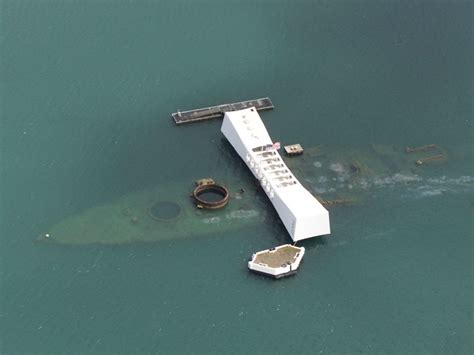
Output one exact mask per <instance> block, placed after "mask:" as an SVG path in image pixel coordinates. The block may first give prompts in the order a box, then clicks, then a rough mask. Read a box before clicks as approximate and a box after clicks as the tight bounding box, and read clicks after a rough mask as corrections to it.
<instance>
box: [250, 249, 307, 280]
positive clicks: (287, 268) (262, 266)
mask: <svg viewBox="0 0 474 355" xmlns="http://www.w3.org/2000/svg"><path fill="white" fill-rule="evenodd" d="M304 252H305V249H304V248H303V247H301V248H300V247H297V246H294V245H291V244H285V245H280V246H278V247H275V248H271V249H266V250H262V251H259V252H257V253H255V254H253V255H252V259H251V260H250V261H249V262H248V268H249V269H250V270H252V271H254V272H258V273H260V274H264V275H267V276H272V277H274V278H276V279H279V278H282V277H285V276H290V275H294V274H295V273H296V271H297V269H298V267H299V265H300V263H301V260H302V259H303V255H304Z"/></svg>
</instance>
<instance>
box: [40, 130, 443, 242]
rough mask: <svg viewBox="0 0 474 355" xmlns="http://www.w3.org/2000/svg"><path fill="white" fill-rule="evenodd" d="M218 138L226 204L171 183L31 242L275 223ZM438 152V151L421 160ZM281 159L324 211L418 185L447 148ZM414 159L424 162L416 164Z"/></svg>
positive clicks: (170, 235)
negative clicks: (225, 167) (208, 205)
mask: <svg viewBox="0 0 474 355" xmlns="http://www.w3.org/2000/svg"><path fill="white" fill-rule="evenodd" d="M220 144H221V148H222V151H223V153H222V154H227V155H229V154H230V155H231V156H234V157H235V158H236V159H235V164H234V167H233V169H234V170H233V171H232V174H230V175H232V178H229V177H223V176H219V174H222V173H221V172H219V171H215V172H210V174H211V175H213V177H214V178H216V180H219V182H222V183H223V184H224V185H226V186H227V188H228V189H229V193H230V199H229V202H228V204H227V206H225V207H224V208H222V209H217V210H201V209H197V208H196V206H195V204H194V203H193V201H192V200H191V198H190V197H189V194H190V193H191V192H192V189H193V187H192V185H191V183H190V182H179V181H173V182H170V183H167V184H166V185H161V186H157V187H154V188H149V189H146V190H143V191H138V192H134V193H130V194H128V195H124V196H122V197H120V198H118V199H116V200H114V201H110V202H108V203H104V204H102V205H98V206H93V207H91V208H89V209H86V210H84V211H82V212H80V213H78V214H75V215H71V216H69V217H66V218H65V219H63V220H61V221H59V222H58V223H56V224H55V225H53V226H51V227H50V228H48V229H47V230H45V231H43V233H41V234H40V235H39V236H38V238H37V240H38V241H40V242H44V243H58V244H67V245H80V244H92V243H100V244H110V245H113V244H124V243H133V242H159V241H166V240H175V239H182V238H192V237H196V236H200V235H201V236H206V235H210V234H216V233H218V234H220V235H222V233H225V232H227V231H232V230H237V229H239V228H242V226H251V225H256V224H261V223H262V222H264V221H265V220H267V221H268V220H271V221H272V223H273V222H275V221H277V220H278V217H277V214H276V212H275V210H274V209H273V208H269V204H268V198H267V196H268V195H266V194H268V192H267V191H266V190H265V187H266V185H265V186H262V185H261V182H260V183H259V184H256V183H255V180H254V179H253V177H252V174H251V173H250V172H249V171H246V170H245V169H242V164H241V161H240V158H238V155H237V154H236V153H235V152H234V149H233V148H232V146H230V144H229V143H228V142H227V140H226V139H225V138H222V141H221V142H220ZM412 149H413V148H412ZM436 156H438V157H439V156H442V157H441V158H436V159H431V160H430V159H426V158H430V157H436ZM243 158H244V159H245V155H244V157H243ZM281 158H282V159H283V161H284V163H285V165H286V166H287V167H288V169H289V170H291V172H292V174H293V175H294V176H295V178H297V179H298V181H299V182H301V184H302V185H303V186H304V187H305V188H306V189H307V190H308V191H309V192H310V193H311V194H312V195H314V196H316V197H317V198H318V200H319V201H320V202H321V203H322V204H323V205H324V206H325V207H327V208H329V209H330V208H337V207H336V206H339V205H342V206H346V205H349V206H350V205H351V204H361V205H363V204H365V203H367V201H368V199H370V196H371V195H372V194H371V191H372V190H373V189H376V188H383V187H386V186H387V187H388V186H393V185H394V184H400V185H403V186H405V185H406V184H416V183H417V182H418V181H420V179H421V178H422V177H423V175H424V174H428V175H429V174H431V172H432V171H435V170H437V169H440V168H441V167H442V166H443V164H445V163H446V162H447V158H448V154H447V153H446V151H445V150H444V149H442V148H440V147H437V146H436V147H435V148H429V147H428V148H425V150H418V151H416V150H415V151H410V152H407V149H406V148H405V147H396V146H389V145H375V144H369V145H367V146H366V147H364V148H358V149H351V150H349V151H347V150H340V149H338V148H335V147H327V146H313V147H304V153H303V154H302V155H300V156H295V157H287V156H285V155H283V156H281ZM420 159H424V160H423V161H424V164H421V165H420V164H417V163H416V162H417V161H418V160H420ZM231 161H232V160H230V162H231ZM444 170H445V169H444V168H443V170H442V171H443V174H445V173H444ZM244 191H245V192H244ZM273 224H274V223H273ZM281 229H282V231H283V230H284V228H283V226H281Z"/></svg>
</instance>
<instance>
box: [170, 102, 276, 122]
mask: <svg viewBox="0 0 474 355" xmlns="http://www.w3.org/2000/svg"><path fill="white" fill-rule="evenodd" d="M250 107H255V109H256V110H257V111H265V110H271V109H273V107H274V106H273V103H272V100H270V98H269V97H262V98H260V99H255V100H247V101H240V102H234V103H232V104H223V105H218V106H211V107H205V108H198V109H196V110H189V111H179V110H178V112H175V113H172V114H171V117H173V120H174V122H175V123H176V124H183V123H191V122H197V121H204V120H208V119H211V118H217V117H223V116H224V114H225V113H226V112H231V111H238V110H243V109H246V108H250Z"/></svg>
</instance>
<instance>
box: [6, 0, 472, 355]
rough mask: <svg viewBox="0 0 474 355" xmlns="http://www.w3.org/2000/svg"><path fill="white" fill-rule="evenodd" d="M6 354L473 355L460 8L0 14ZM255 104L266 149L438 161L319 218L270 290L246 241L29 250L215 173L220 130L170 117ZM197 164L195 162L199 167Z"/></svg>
mask: <svg viewBox="0 0 474 355" xmlns="http://www.w3.org/2000/svg"><path fill="white" fill-rule="evenodd" d="M0 6H1V7H0V22H1V30H0V40H1V46H0V56H1V68H0V79H1V83H0V85H1V93H0V98H1V121H0V124H1V126H0V130H1V131H0V133H1V135H0V138H1V146H0V147H1V165H0V169H1V176H0V177H1V180H0V189H1V205H0V216H1V224H0V228H1V229H0V232H1V233H0V243H1V244H0V248H1V249H0V263H1V264H0V297H1V298H0V352H1V353H2V354H3V353H5V354H22V353H44V354H71V353H75V354H77V353H84V354H107V353H124V354H137V353H151V352H163V353H209V352H215V353H250V352H252V353H257V354H258V353H316V354H318V353H330V354H340V353H371V354H380V353H390V354H406V353H437V354H447V353H456V354H471V353H472V351H473V343H472V339H473V324H472V306H473V304H472V299H473V293H472V280H473V278H472V271H473V269H472V237H473V224H472V216H473V188H472V185H473V182H474V177H473V171H472V163H473V159H472V158H473V156H472V138H473V137H472V132H473V131H472V129H473V127H472V116H473V110H472V99H473V90H472V80H473V70H472V62H473V44H472V34H473V32H472V31H473V30H472V24H473V23H472V11H473V5H472V3H471V2H469V1H429V2H425V1H384V2H375V1H324V2H322V1H294V2H293V1H253V2H250V1H228V2H219V1H190V0H189V1H114V2H112V1H81V2H79V1H5V0H2V1H0ZM267 95H268V96H270V97H271V98H272V100H273V102H274V104H275V106H276V109H275V110H274V111H272V112H268V113H265V114H263V117H264V119H265V122H266V123H267V128H268V130H269V131H270V134H271V135H272V136H273V137H274V138H275V139H277V140H282V142H290V143H293V142H300V143H302V144H303V146H311V145H316V144H322V145H332V146H336V147H343V148H345V149H347V150H348V151H350V150H351V149H356V148H358V147H362V146H366V145H367V144H368V143H379V144H392V145H397V146H406V145H410V146H414V145H421V144H428V143H437V144H441V145H443V146H444V147H445V148H446V149H447V150H448V151H449V153H450V159H449V162H448V164H446V165H444V166H440V167H439V168H437V169H433V170H431V171H430V173H429V175H428V176H424V177H423V179H422V180H421V181H417V182H416V184H415V185H406V184H404V183H399V181H397V179H396V178H393V177H392V178H388V179H385V180H377V181H378V182H377V181H374V183H373V185H372V186H370V187H369V188H368V189H367V191H366V193H367V194H368V195H370V197H371V199H370V201H371V203H370V205H367V204H365V205H364V204H361V205H359V206H358V205H354V206H353V207H346V208H341V209H333V210H331V222H332V229H333V233H332V235H331V236H330V237H323V238H319V239H318V240H312V241H307V242H305V243H303V245H304V246H305V247H306V248H307V254H306V256H305V260H304V263H303V265H302V268H301V271H300V272H299V274H298V275H297V276H296V277H293V278H289V279H285V280H280V281H278V282H274V281H272V280H268V279H265V278H262V277H259V276H255V275H253V274H249V273H248V272H247V270H246V260H247V258H248V257H249V256H250V255H251V253H252V252H254V251H256V250H260V249H264V248H267V247H270V246H274V245H276V244H277V243H284V242H287V241H288V240H289V238H288V237H287V234H286V232H285V231H284V229H283V227H282V226H281V225H275V224H274V223H268V224H264V225H259V226H257V227H255V226H252V227H250V226H246V225H245V224H244V223H243V224H242V228H241V229H240V230H235V231H233V232H230V233H226V234H225V235H209V236H206V237H201V238H188V239H183V240H179V241H169V242H163V243H156V244H139V245H127V246H115V247H106V246H84V247H72V246H71V247H65V246H53V245H38V244H35V243H34V242H33V241H34V240H35V239H36V237H37V235H38V234H39V233H41V232H42V231H44V230H45V229H47V228H48V227H49V226H51V225H52V224H54V223H57V222H59V221H61V220H62V219H63V218H65V217H67V216H69V215H72V214H76V213H80V212H81V211H83V210H85V209H87V208H90V207H93V206H95V205H99V204H102V203H106V202H108V201H110V200H112V199H114V198H117V197H120V196H122V195H125V194H129V193H132V192H134V191H139V190H142V189H145V188H147V187H149V186H154V185H158V184H164V185H166V184H167V183H168V181H169V180H170V179H173V178H174V177H176V176H179V178H180V179H182V180H185V181H193V180H195V178H197V177H204V176H217V177H218V176H219V174H221V173H222V172H223V171H225V170H226V169H227V168H229V166H231V165H233V164H237V163H238V162H237V160H232V159H229V157H228V156H227V155H222V154H223V153H222V151H221V150H220V149H219V148H218V147H216V142H218V141H220V139H221V135H220V133H219V127H220V123H219V121H213V122H207V123H202V124H196V125H191V126H186V127H176V126H175V125H174V124H173V123H172V121H171V119H170V117H169V114H170V112H173V111H175V110H177V109H178V108H181V109H188V108H194V107H201V106H207V105H210V104H217V103H223V102H232V101H237V100H241V99H250V98H255V97H261V96H267ZM198 150H200V151H201V152H202V154H203V155H204V156H208V157H210V158H209V159H208V160H204V161H202V162H199V163H197V162H196V159H195V157H196V156H195V152H196V151H198Z"/></svg>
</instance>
